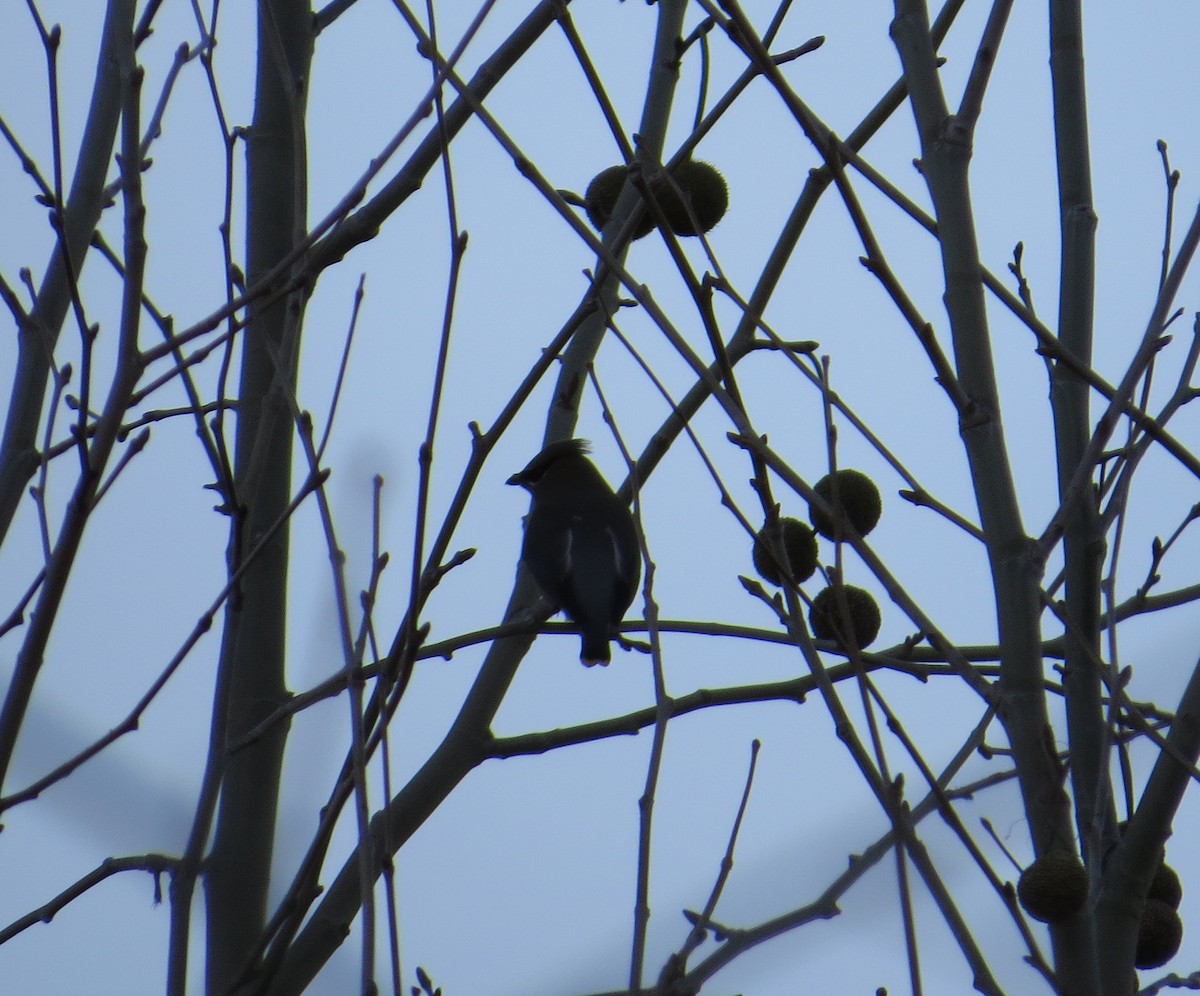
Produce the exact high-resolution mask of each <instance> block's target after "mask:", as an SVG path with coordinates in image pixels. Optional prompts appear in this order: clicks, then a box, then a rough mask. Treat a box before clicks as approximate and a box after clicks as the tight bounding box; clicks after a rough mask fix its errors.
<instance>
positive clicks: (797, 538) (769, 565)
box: [751, 518, 817, 585]
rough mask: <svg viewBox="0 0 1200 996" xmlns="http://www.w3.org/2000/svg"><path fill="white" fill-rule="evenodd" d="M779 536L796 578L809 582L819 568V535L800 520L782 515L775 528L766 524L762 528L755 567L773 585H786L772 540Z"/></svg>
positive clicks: (755, 555)
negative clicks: (773, 549)
mask: <svg viewBox="0 0 1200 996" xmlns="http://www.w3.org/2000/svg"><path fill="white" fill-rule="evenodd" d="M776 536H778V537H779V538H780V539H782V540H783V549H784V552H785V553H786V554H787V563H788V567H789V568H790V569H791V572H792V578H793V580H795V581H796V583H797V584H799V583H800V582H802V581H807V580H808V579H809V578H810V577H812V576H813V572H814V571H815V570H816V569H817V536H816V534H815V533H814V532H813V531H812V530H811V529H809V528H808V526H806V525H805V524H804V523H803V522H801V521H800V520H799V519H789V518H781V519H780V520H779V521H778V522H777V523H776V524H775V526H774V527H773V528H772V527H770V526H763V527H762V529H760V530H759V533H758V535H757V536H755V537H754V549H753V551H752V552H751V556H752V558H753V560H754V569H755V570H756V571H758V573H759V574H761V575H762V577H763V578H765V579H766V580H767V581H770V582H771V584H778V585H782V584H783V582H784V577H783V572H782V571H781V570H780V569H779V564H778V563H777V562H776V560H775V556H774V554H773V553H772V552H771V539H773V538H774V537H776Z"/></svg>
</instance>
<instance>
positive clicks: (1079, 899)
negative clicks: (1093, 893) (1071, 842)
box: [1017, 851, 1088, 923]
mask: <svg viewBox="0 0 1200 996" xmlns="http://www.w3.org/2000/svg"><path fill="white" fill-rule="evenodd" d="M1087 893H1088V876H1087V869H1086V868H1084V867H1083V862H1082V861H1080V860H1079V858H1077V857H1076V856H1075V855H1074V854H1070V853H1068V852H1067V851H1053V852H1051V853H1050V854H1043V855H1042V856H1041V857H1040V858H1038V859H1037V860H1036V861H1035V862H1034V863H1033V864H1031V865H1030V866H1029V867H1028V868H1026V869H1025V870H1024V871H1023V872H1021V878H1020V880H1019V881H1018V882H1017V898H1018V899H1019V900H1021V906H1022V907H1024V909H1025V912H1026V913H1028V914H1029V915H1030V916H1031V917H1033V918H1034V919H1035V920H1041V921H1042V923H1062V921H1064V920H1069V919H1070V918H1071V917H1072V916H1074V914H1075V913H1076V912H1077V911H1078V910H1079V908H1080V907H1081V906H1083V901H1084V900H1085V899H1087Z"/></svg>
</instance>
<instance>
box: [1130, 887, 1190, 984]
mask: <svg viewBox="0 0 1200 996" xmlns="http://www.w3.org/2000/svg"><path fill="white" fill-rule="evenodd" d="M1182 941H1183V920H1181V919H1180V918H1179V913H1178V912H1176V911H1175V910H1174V909H1172V908H1171V906H1170V904H1168V903H1164V902H1163V901H1162V900H1161V899H1147V900H1146V908H1145V909H1144V910H1142V923H1141V926H1140V927H1138V939H1137V952H1136V953H1135V954H1134V956H1133V964H1134V965H1135V966H1136V967H1137V968H1159V967H1160V966H1162V965H1165V964H1166V963H1167V962H1169V961H1170V960H1171V959H1172V958H1174V957H1175V954H1176V952H1178V951H1179V945H1180V943H1181V942H1182Z"/></svg>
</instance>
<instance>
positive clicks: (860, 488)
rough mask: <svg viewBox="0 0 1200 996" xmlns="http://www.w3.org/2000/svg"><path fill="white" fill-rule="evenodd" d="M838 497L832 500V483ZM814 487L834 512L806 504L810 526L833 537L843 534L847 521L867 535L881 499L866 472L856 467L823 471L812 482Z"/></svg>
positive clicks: (876, 514)
mask: <svg viewBox="0 0 1200 996" xmlns="http://www.w3.org/2000/svg"><path fill="white" fill-rule="evenodd" d="M835 484H836V488H837V501H836V502H835V501H834V486H835ZM813 490H814V491H815V492H816V493H817V494H818V495H820V496H821V497H822V498H823V499H825V502H826V504H828V505H830V506H832V507H833V511H834V514H833V515H832V516H830V515H826V514H825V513H824V512H821V511H819V510H818V509H817V507H816V506H815V505H809V507H808V517H809V520H810V521H811V522H812V524H813V528H814V529H815V530H816V531H817V532H819V533H820V534H821V535H822V536H824V537H825V538H826V539H831V540H835V539H838V538H840V536H842V535H844V534H845V527H844V525H843V524H844V523H846V522H849V523H850V525H851V526H853V527H854V529H855V531H856V532H857V533H858V534H859V535H860V536H866V535H867V533H869V532H870V531H871V530H872V529H874V528H875V524H876V523H877V522H878V521H879V515H880V513H881V512H882V511H883V501H882V500H881V499H880V497H879V489H878V488H877V487H875V482H874V481H872V480H871V479H870V478H869V477H867V475H866V474H864V473H862V472H861V471H857V470H839V471H836V472H835V473H833V474H826V475H825V476H824V477H822V478H821V479H820V480H819V481H817V483H816V484H815V485H814V486H813Z"/></svg>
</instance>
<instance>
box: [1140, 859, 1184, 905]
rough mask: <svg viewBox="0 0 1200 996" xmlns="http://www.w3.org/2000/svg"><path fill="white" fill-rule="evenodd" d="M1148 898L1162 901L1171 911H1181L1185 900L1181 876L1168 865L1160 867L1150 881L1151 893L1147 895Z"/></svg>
mask: <svg viewBox="0 0 1200 996" xmlns="http://www.w3.org/2000/svg"><path fill="white" fill-rule="evenodd" d="M1147 897H1148V898H1150V899H1161V900H1162V901H1163V902H1164V903H1166V904H1167V905H1168V906H1170V907H1171V909H1173V910H1177V909H1179V903H1180V901H1181V900H1182V899H1183V883H1182V882H1180V881H1179V875H1178V874H1177V873H1176V871H1175V869H1174V868H1172V867H1171V866H1170V865H1167V864H1161V865H1159V866H1158V871H1156V872H1155V873H1154V878H1152V879H1151V880H1150V891H1149V892H1148V893H1147Z"/></svg>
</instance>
